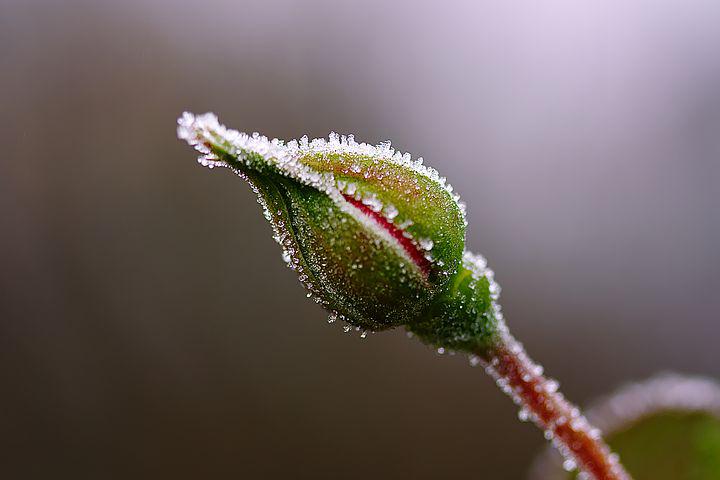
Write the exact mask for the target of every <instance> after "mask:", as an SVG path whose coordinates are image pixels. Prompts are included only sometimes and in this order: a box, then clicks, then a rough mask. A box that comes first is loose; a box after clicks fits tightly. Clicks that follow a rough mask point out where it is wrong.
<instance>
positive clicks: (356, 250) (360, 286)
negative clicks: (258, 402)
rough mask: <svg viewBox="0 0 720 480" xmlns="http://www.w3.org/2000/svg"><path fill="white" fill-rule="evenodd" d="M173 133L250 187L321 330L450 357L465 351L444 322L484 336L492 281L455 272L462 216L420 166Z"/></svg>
mask: <svg viewBox="0 0 720 480" xmlns="http://www.w3.org/2000/svg"><path fill="white" fill-rule="evenodd" d="M178 124H179V126H178V136H179V138H181V139H183V140H185V141H187V142H188V143H189V144H190V145H192V146H194V147H195V148H196V149H197V150H198V151H200V152H201V153H202V156H201V157H200V159H199V161H200V163H202V164H203V165H205V166H208V167H210V168H212V167H228V168H230V169H231V170H233V171H234V172H235V173H236V174H238V175H239V176H241V177H242V178H244V179H245V180H247V181H248V182H249V183H250V185H251V186H252V188H253V189H254V191H255V192H256V193H257V195H258V201H259V203H261V204H262V206H263V208H264V213H265V217H266V218H267V219H268V220H269V221H270V222H271V224H272V226H273V229H274V231H275V239H276V240H277V241H278V243H280V245H282V247H283V250H284V253H283V257H284V258H285V260H286V261H287V263H288V264H289V266H290V267H291V268H293V269H294V270H296V271H297V273H298V275H299V278H300V280H301V282H302V283H303V285H304V286H305V287H306V288H307V289H308V290H309V292H310V293H309V294H308V296H314V297H315V299H316V301H317V302H319V303H321V304H322V305H323V306H324V307H325V308H327V309H328V310H329V311H330V312H331V320H332V319H334V318H340V319H342V320H345V321H346V322H348V323H349V324H350V325H352V326H354V327H357V328H358V329H362V330H372V331H375V330H383V329H387V328H390V327H394V326H398V325H407V326H408V328H409V329H411V330H415V331H416V333H418V334H419V335H420V336H421V337H423V338H424V339H425V340H426V341H429V342H433V343H437V342H438V341H444V340H447V342H446V343H447V344H448V346H449V347H461V346H462V344H463V342H468V341H470V343H472V339H468V338H466V337H467V335H466V334H464V336H461V337H462V338H459V337H458V336H457V335H455V333H456V331H455V327H454V326H453V325H456V324H457V323H458V322H457V321H454V320H453V318H454V317H459V316H462V317H463V319H462V321H461V322H460V323H463V322H464V323H465V324H467V323H468V322H470V323H473V322H475V323H477V330H478V331H479V330H482V333H484V334H487V333H488V332H489V331H490V330H492V329H488V328H487V327H488V325H490V323H492V322H491V321H490V320H493V319H494V317H493V313H494V310H493V307H494V305H493V304H492V299H491V298H490V295H491V292H490V290H491V287H492V286H493V285H494V284H493V283H492V278H491V277H490V278H489V279H488V278H486V273H488V272H489V271H486V270H484V266H481V268H479V269H478V265H477V262H474V261H471V260H469V259H468V258H466V259H465V261H464V262H463V251H464V243H465V228H466V222H465V217H464V206H463V205H462V204H461V203H460V202H459V199H458V197H457V196H456V195H454V194H453V193H452V188H451V187H450V186H449V185H447V184H446V183H445V179H444V178H441V177H440V176H439V175H438V174H437V172H436V171H435V170H433V169H431V168H428V167H426V166H424V165H423V164H422V159H418V160H416V161H411V159H410V155H409V154H405V155H402V154H400V153H399V152H395V151H394V150H393V149H392V148H391V147H390V144H389V143H386V144H381V145H379V146H371V145H368V144H365V143H357V142H355V140H354V139H353V137H352V136H347V137H346V136H338V135H335V134H331V135H330V138H329V140H323V139H318V140H312V141H308V139H307V138H306V137H303V138H302V139H301V140H300V141H291V142H288V143H284V142H283V141H281V140H277V139H275V140H269V139H268V138H266V137H264V136H260V135H258V134H253V135H247V134H244V133H240V132H237V131H234V130H230V129H227V128H225V127H224V126H222V125H220V124H219V123H218V121H217V118H216V117H215V116H214V115H212V114H204V115H199V116H194V115H192V114H189V113H185V114H184V115H183V116H182V117H181V118H180V119H179V120H178ZM476 287H477V289H476ZM476 290H477V291H476ZM438 299H443V300H442V303H443V304H442V305H438V304H437V302H436V300H438ZM447 301H452V302H455V303H454V305H452V306H448V305H446V304H445V303H446V302H447ZM460 311H462V315H460V313H459V312H460ZM468 313H470V314H471V316H472V317H473V318H471V319H470V320H468V318H467V314H468ZM437 316H441V317H442V321H441V322H436V321H434V320H433V318H434V317H437ZM456 320H458V319H456ZM443 322H444V323H443ZM413 326H416V327H417V328H413ZM462 328H463V329H464V330H463V331H467V328H466V325H463V326H462ZM439 336H444V337H447V338H440V337H439ZM475 340H477V339H475ZM475 345H476V344H475Z"/></svg>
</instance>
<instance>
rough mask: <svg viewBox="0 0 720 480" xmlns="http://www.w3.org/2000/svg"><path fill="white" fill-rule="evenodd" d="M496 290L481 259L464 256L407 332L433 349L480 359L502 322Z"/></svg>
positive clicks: (494, 337)
mask: <svg viewBox="0 0 720 480" xmlns="http://www.w3.org/2000/svg"><path fill="white" fill-rule="evenodd" d="M498 293H499V287H498V286H497V284H495V282H494V280H493V273H492V271H490V270H488V269H487V268H486V267H485V261H484V259H483V258H482V257H477V256H474V255H471V254H467V253H466V254H465V257H464V261H463V265H462V267H460V269H459V270H458V272H457V273H456V274H455V275H453V277H452V278H451V279H450V281H449V282H448V284H447V285H446V287H445V289H444V290H443V291H442V293H441V294H440V295H438V296H437V297H436V299H435V300H434V301H433V303H432V304H431V305H430V307H429V308H428V310H427V311H426V313H425V314H424V315H423V317H422V318H421V319H420V320H418V321H416V322H413V323H412V324H409V325H408V326H407V327H406V328H407V329H408V331H410V332H412V333H413V334H414V335H417V336H418V337H419V338H420V339H421V340H422V341H423V342H425V343H427V344H429V345H432V346H434V347H436V348H444V349H449V350H453V351H458V352H465V353H469V354H474V355H479V356H483V355H484V354H485V352H486V351H487V350H488V349H489V348H491V347H492V346H493V345H495V343H496V340H497V336H498V334H499V332H500V329H501V328H503V325H504V324H503V321H502V316H501V314H500V312H499V311H498V306H497V305H496V304H495V302H494V299H495V298H497V295H498Z"/></svg>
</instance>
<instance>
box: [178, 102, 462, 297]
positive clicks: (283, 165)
mask: <svg viewBox="0 0 720 480" xmlns="http://www.w3.org/2000/svg"><path fill="white" fill-rule="evenodd" d="M177 135H178V138H180V139H181V140H185V141H186V142H187V143H188V144H190V145H191V146H193V147H195V149H196V150H197V151H198V152H200V153H202V156H200V157H199V158H198V162H199V163H200V164H202V165H204V166H206V167H209V168H214V167H226V166H227V165H226V164H225V162H223V161H221V160H220V159H218V157H217V156H216V155H214V154H213V153H212V151H211V149H210V148H209V147H208V144H213V143H216V144H220V145H221V146H222V147H223V148H225V149H227V152H228V154H230V155H232V156H233V157H235V158H236V159H237V160H238V161H241V162H246V163H248V164H249V163H250V162H251V161H252V158H251V156H252V154H256V155H260V156H261V157H262V158H263V160H264V161H265V162H266V163H267V164H268V165H272V166H275V167H276V168H277V169H278V171H279V172H280V173H282V174H284V175H286V176H288V177H290V178H293V179H295V180H297V181H298V182H301V183H303V184H305V185H308V186H311V187H313V188H316V189H317V190H319V191H321V192H324V193H325V194H327V195H328V196H329V197H330V199H331V200H333V202H335V204H336V205H338V207H339V208H340V209H341V210H342V211H343V212H345V213H347V214H348V215H351V216H352V217H353V218H354V219H355V220H357V221H358V222H360V224H362V225H363V226H364V227H366V228H368V229H370V230H371V231H372V232H374V233H375V234H376V235H377V236H379V237H380V238H382V239H383V240H384V241H386V242H387V244H388V245H390V246H391V247H392V248H394V249H395V251H396V252H397V254H398V255H400V256H401V257H402V258H403V259H405V260H406V261H407V262H408V263H410V264H411V265H413V266H414V267H415V268H417V269H419V268H420V267H419V266H418V265H417V264H416V263H415V262H414V261H413V259H412V258H411V257H410V255H409V254H408V253H407V252H406V251H405V249H404V248H403V247H402V245H400V244H399V243H398V242H397V240H396V239H395V238H393V236H392V235H391V234H390V233H389V232H388V231H387V230H386V229H385V228H383V227H382V226H381V225H380V224H379V223H378V222H377V221H376V220H375V219H373V218H370V217H369V216H368V215H366V214H365V213H363V212H362V211H361V210H360V209H358V208H357V207H355V206H353V205H352V204H351V203H349V202H348V201H347V200H345V198H344V197H343V193H345V194H347V195H353V194H355V192H356V186H355V184H354V183H346V182H343V181H336V180H335V177H334V175H333V174H332V173H320V172H318V171H316V170H314V169H312V168H310V167H309V166H307V165H306V164H304V163H302V162H300V161H299V159H300V158H302V157H304V156H306V155H321V154H329V153H339V154H354V155H362V156H369V157H372V158H375V159H377V160H382V161H385V162H389V163H393V164H397V165H402V166H404V167H408V168H410V169H412V170H413V171H415V172H417V173H419V174H421V175H423V176H425V177H428V178H429V179H431V180H433V181H434V182H436V183H438V184H439V185H441V186H442V187H443V188H445V190H446V191H447V192H448V194H449V195H450V197H451V198H452V199H453V200H454V201H455V202H456V203H457V205H458V208H459V210H460V212H461V215H462V218H463V223H464V224H465V225H467V220H466V219H465V205H464V204H463V203H462V202H460V199H459V196H458V195H456V194H455V193H453V192H452V187H451V186H450V185H448V184H447V182H446V180H445V178H444V177H440V175H439V174H438V172H437V171H436V170H435V169H433V168H430V167H427V166H425V165H423V164H422V159H418V160H416V161H412V159H411V156H410V154H409V153H404V154H403V153H400V152H398V151H395V150H394V149H393V148H391V146H390V142H384V143H381V144H380V145H377V146H373V145H369V144H367V143H358V142H356V141H355V139H354V136H353V135H348V136H345V135H342V136H339V135H337V134H336V133H331V134H330V136H329V139H328V140H325V139H314V140H312V141H310V140H308V137H307V136H304V137H302V138H301V139H300V140H299V141H297V140H292V141H290V142H288V143H287V144H285V143H284V142H283V141H282V140H278V139H272V140H270V139H268V138H267V137H265V136H262V135H260V134H258V133H254V134H252V135H248V134H246V133H241V132H238V131H237V130H232V129H229V128H226V127H225V126H224V125H221V124H220V123H219V122H218V119H217V116H215V114H212V113H205V114H202V115H197V116H195V115H193V114H191V113H189V112H185V113H183V115H182V116H181V117H180V118H179V119H178V128H177ZM236 173H238V174H239V175H241V176H243V177H245V176H244V175H242V174H241V172H238V171H236ZM245 180H248V179H247V178H245ZM253 189H254V190H255V191H256V193H257V189H256V188H255V187H254V186H253ZM359 200H361V201H362V202H363V203H364V204H365V205H367V206H369V207H370V208H371V209H372V210H373V211H374V212H378V213H380V214H382V215H383V216H384V217H385V218H386V219H387V220H388V221H389V222H391V223H392V222H393V220H394V219H395V217H396V216H397V215H398V211H397V209H396V208H395V207H394V206H392V205H388V206H383V204H382V202H380V200H379V199H378V198H377V197H376V196H375V195H368V196H366V197H364V198H361V199H359ZM258 202H260V203H261V204H262V205H263V209H264V210H265V212H266V213H265V214H266V217H267V216H268V213H267V210H268V209H267V206H266V205H265V203H264V200H262V199H261V198H259V199H258ZM269 217H270V218H276V216H275V215H272V214H269ZM277 221H279V220H277V219H276V221H273V222H271V223H272V224H273V228H275V230H276V232H275V233H276V240H278V243H281V245H283V246H284V248H286V247H285V244H284V243H283V241H282V240H279V239H282V238H283V237H286V236H287V231H286V229H285V228H283V227H282V226H277V225H276V223H277ZM411 224H412V221H409V220H407V221H405V222H403V224H402V225H396V226H397V227H398V228H399V229H401V230H403V235H405V236H406V237H407V238H409V239H411V240H412V241H413V243H414V244H415V245H416V246H418V247H419V248H423V249H424V250H430V248H432V241H431V240H429V239H427V240H423V243H424V246H423V245H421V244H420V242H418V241H417V240H415V239H413V237H412V235H411V234H410V233H409V232H407V231H406V230H405V228H407V226H409V225H411ZM428 242H429V243H428ZM428 245H430V248H427V246H428ZM289 256H293V255H287V254H285V255H284V258H289ZM292 266H293V265H291V267H292ZM294 268H297V266H294ZM306 286H307V285H306ZM311 290H312V289H311Z"/></svg>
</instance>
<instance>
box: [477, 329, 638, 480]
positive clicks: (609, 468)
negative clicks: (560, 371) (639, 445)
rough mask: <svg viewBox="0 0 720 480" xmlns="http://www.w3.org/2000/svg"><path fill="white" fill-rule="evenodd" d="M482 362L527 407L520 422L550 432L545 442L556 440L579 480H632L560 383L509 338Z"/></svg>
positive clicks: (519, 402) (503, 337)
mask: <svg viewBox="0 0 720 480" xmlns="http://www.w3.org/2000/svg"><path fill="white" fill-rule="evenodd" d="M482 358H483V359H484V363H485V370H486V371H487V373H488V374H490V375H491V376H492V377H493V378H495V380H496V382H497V385H498V386H499V387H500V388H501V389H502V390H503V391H504V392H505V393H507V394H508V395H509V396H510V397H511V398H512V399H513V400H514V401H515V403H516V404H518V405H519V406H520V407H521V410H520V413H519V415H518V416H519V417H520V419H521V420H533V421H534V422H535V424H536V425H537V426H538V427H540V428H541V429H543V430H544V431H545V438H546V439H548V440H552V442H553V445H554V446H555V447H556V448H557V449H558V450H559V451H560V453H561V454H562V455H563V457H564V458H565V462H564V464H563V466H564V467H565V469H566V470H573V469H575V468H578V469H579V471H580V474H579V476H578V478H579V479H588V480H589V479H594V480H631V479H630V475H628V473H627V472H626V471H625V470H624V468H623V467H622V465H620V463H619V461H618V456H617V455H616V454H614V453H612V452H611V451H610V448H608V446H607V444H606V443H605V442H604V441H603V439H602V437H601V435H600V431H599V430H598V429H597V428H594V427H593V426H592V425H590V424H589V423H588V421H587V420H586V419H585V417H584V416H582V415H581V413H580V410H579V409H578V408H577V407H576V406H574V405H573V404H571V403H570V402H568V401H567V400H565V397H564V396H563V394H562V393H560V392H558V390H557V388H558V383H557V382H556V381H554V380H552V379H548V378H546V377H544V376H543V374H542V373H543V369H542V367H541V366H540V365H537V364H535V363H534V362H533V361H532V360H531V359H530V358H529V357H528V356H527V354H526V353H525V350H524V349H523V347H522V345H521V344H520V343H518V342H517V341H516V340H515V339H514V338H513V337H512V336H511V335H510V334H509V333H506V332H504V333H503V334H501V337H500V341H499V342H498V343H497V345H496V346H495V347H494V348H493V349H491V350H490V351H489V352H487V353H485V354H484V355H482Z"/></svg>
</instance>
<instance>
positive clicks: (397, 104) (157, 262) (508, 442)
mask: <svg viewBox="0 0 720 480" xmlns="http://www.w3.org/2000/svg"><path fill="white" fill-rule="evenodd" d="M718 45H720V2H717V1H716V0H707V1H702V0H696V1H688V0H673V1H657V0H645V1H626V0H612V1H609V0H589V1H582V2H579V1H575V0H565V1H547V2H537V1H532V0H526V1H505V0H504V1H491V2H490V1H481V2H477V1H465V2H462V1H455V0H448V1H443V2H412V1H402V2H384V1H380V0H364V1H357V2H338V1H330V0H328V1H293V0H283V1H245V0H240V1H230V0H207V1H204V2H172V1H169V0H147V1H139V0H128V1H122V2H111V1H109V0H106V1H95V2H92V1H73V0H65V1H52V0H44V1H32V0H14V1H13V0H0V125H1V129H0V143H1V144H2V153H1V154H0V232H1V233H0V471H2V474H1V475H2V476H3V478H13V479H15V478H17V479H36V478H37V479H44V478H63V479H65V478H68V479H99V478H102V479H127V478H154V479H157V478H176V479H180V478H188V479H191V478H192V479H197V478H313V479H316V478H349V479H361V478H362V479H366V478H383V479H385V478H388V479H396V478H415V479H430V478H489V479H520V478H523V476H524V475H525V472H526V471H527V469H528V466H529V464H530V462H531V459H532V457H533V455H534V454H535V453H536V452H537V451H538V450H539V449H540V448H541V447H542V446H543V444H544V442H543V440H542V436H541V435H540V433H539V432H538V431H536V430H535V428H534V427H533V426H531V425H528V424H521V423H519V422H518V421H517V419H516V409H515V407H514V406H513V405H512V404H511V402H509V401H508V400H507V399H506V398H505V397H504V396H503V395H502V394H501V393H500V392H499V391H498V390H497V388H496V387H495V386H494V385H493V384H492V382H491V381H490V380H489V379H488V378H486V377H485V376H484V374H483V372H482V371H481V370H480V369H473V368H471V367H469V366H467V361H466V359H465V358H462V357H460V356H455V357H451V356H447V355H446V356H439V355H438V354H436V353H435V352H433V351H431V350H430V349H428V348H426V347H424V346H423V345H421V344H420V343H418V342H416V341H414V340H408V339H407V338H405V335H404V333H403V332H402V331H396V332H390V333H384V334H378V335H374V336H371V337H370V338H368V339H366V340H361V339H360V338H359V337H358V336H357V335H345V334H343V333H342V329H341V327H340V326H339V325H328V324H327V323H326V322H325V318H326V317H325V314H324V312H323V311H321V309H320V308H319V307H317V306H316V305H315V304H313V303H312V302H310V301H308V300H307V299H305V296H304V295H303V293H304V292H303V290H302V288H301V287H300V285H299V283H298V282H297V280H296V279H295V278H294V275H293V274H292V272H290V271H288V270H287V269H286V268H285V267H284V264H283V262H282V260H281V258H280V250H279V247H278V246H277V245H276V244H275V243H274V242H273V241H272V240H271V238H270V236H271V232H270V228H269V226H268V225H266V223H265V221H264V219H263V218H262V215H260V212H259V208H258V206H257V204H256V203H255V200H254V198H253V196H252V194H251V192H250V190H249V188H248V187H247V186H246V185H244V184H243V183H242V182H241V181H240V180H239V179H237V178H235V177H233V176H232V175H230V174H229V173H227V172H223V171H221V172H217V171H213V172H210V171H207V170H205V169H202V168H201V167H199V166H198V165H196V163H195V155H194V153H193V152H192V151H190V149H189V148H188V147H187V146H184V145H182V144H181V143H180V142H179V141H177V140H176V138H175V119H176V117H177V116H178V115H179V114H180V113H181V112H182V111H183V110H186V109H187V110H191V111H195V112H203V111H208V110H210V111H215V112H217V113H218V114H219V115H220V117H221V120H223V121H224V122H226V123H227V124H229V125H231V126H234V127H236V128H238V129H241V130H247V131H255V130H257V131H260V132H263V133H266V134H267V135H270V136H277V137H280V138H293V137H298V136H300V135H302V134H309V135H310V136H324V135H327V133H328V132H330V131H331V130H335V131H338V132H343V133H346V132H347V133H349V132H353V133H355V134H356V136H357V137H358V139H361V140H365V141H369V142H379V141H382V140H386V139H391V140H392V141H393V142H394V144H395V145H396V146H397V147H398V148H400V149H402V150H403V151H410V152H412V153H414V154H415V155H420V156H423V157H425V159H426V161H427V163H429V164H431V165H433V166H435V167H436V168H438V169H439V170H440V171H441V173H442V174H444V175H446V176H447V177H448V178H449V179H450V180H451V182H452V184H453V186H454V187H455V188H456V190H457V191H459V193H460V194H461V195H462V196H463V198H464V200H465V201H466V202H467V203H468V206H469V222H470V227H469V231H468V247H469V248H470V249H472V250H474V251H478V252H481V253H483V254H484V255H485V256H487V257H488V258H489V260H490V263H491V266H492V267H494V269H495V270H496V272H497V278H498V280H499V281H500V283H501V284H502V285H503V287H504V291H503V297H502V303H503V306H504V310H505V312H506V316H507V318H508V320H509V322H510V326H511V328H512V329H513V331H514V332H515V334H516V335H517V336H518V337H520V338H521V339H522V340H523V341H524V342H525V345H526V347H527V348H528V349H529V351H530V353H531V355H533V356H534V357H535V358H537V359H539V360H540V361H542V362H543V363H544V364H545V367H546V371H548V372H549V373H550V374H551V375H553V376H556V377H557V378H559V379H560V380H561V382H562V388H563V389H564V391H565V393H566V394H567V395H568V396H569V397H571V398H572V399H573V400H575V401H577V402H580V403H587V402H588V401H590V400H591V399H593V398H595V397H597V396H598V395H601V394H604V393H606V392H608V391H610V390H612V389H613V388H615V387H617V386H618V385H620V384H622V383H623V382H626V381H629V380H633V379H640V378H644V377H646V376H648V375H650V374H651V373H653V372H655V371H658V370H668V369H671V370H676V371H680V372H689V373H699V374H705V375H710V376H714V377H720V353H718V346H717V345H718V340H719V339H720V325H718V316H719V313H718V312H720V294H719V293H718V289H719V288H720V257H719V253H718V245H720V214H719V211H720V190H719V189H718V184H719V182H720V55H719V54H718Z"/></svg>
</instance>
